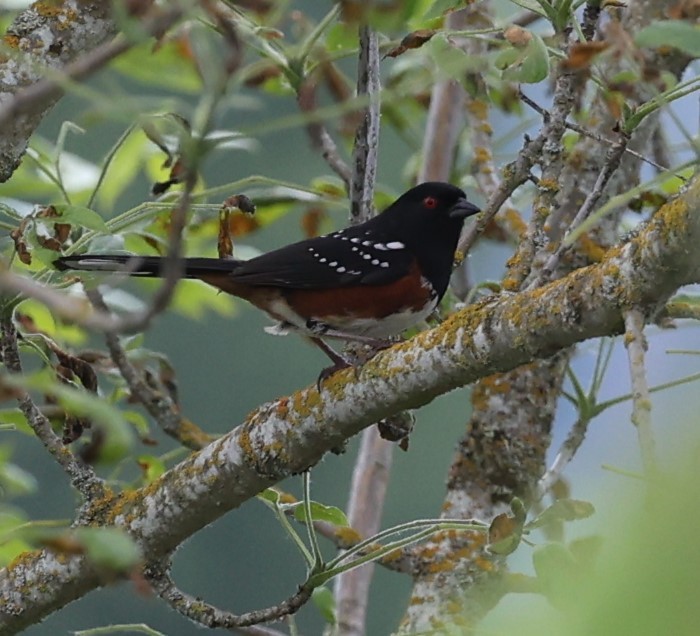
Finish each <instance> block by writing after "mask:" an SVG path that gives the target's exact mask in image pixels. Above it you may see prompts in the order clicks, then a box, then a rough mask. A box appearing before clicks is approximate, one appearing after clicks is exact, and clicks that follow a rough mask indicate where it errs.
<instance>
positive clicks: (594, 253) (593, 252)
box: [577, 234, 606, 263]
mask: <svg viewBox="0 0 700 636" xmlns="http://www.w3.org/2000/svg"><path fill="white" fill-rule="evenodd" d="M577 245H578V248H579V249H580V250H581V252H583V254H585V256H586V257H587V258H588V260H589V261H590V262H591V263H599V262H600V261H602V260H603V258H604V257H605V251H606V250H605V248H604V247H602V246H601V245H599V244H598V243H596V242H595V241H594V240H593V239H592V238H591V237H590V236H589V235H588V234H582V235H581V237H580V238H579V239H578V243H577Z"/></svg>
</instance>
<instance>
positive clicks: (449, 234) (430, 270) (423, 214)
mask: <svg viewBox="0 0 700 636" xmlns="http://www.w3.org/2000/svg"><path fill="white" fill-rule="evenodd" d="M479 212H480V210H479V208H478V207H477V206H475V205H474V204H473V203H470V202H469V201H467V195H466V194H465V193H464V191H463V190H461V189H460V188H458V187H456V186H453V185H451V184H449V183H442V182H438V181H429V182H426V183H421V184H420V185H417V186H415V187H414V188H411V189H410V190H408V191H407V192H405V193H404V194H402V195H401V196H400V197H399V198H398V199H396V201H394V203H392V204H391V205H390V206H389V207H388V208H387V209H386V210H385V211H384V212H383V213H382V214H380V215H379V216H378V217H376V218H375V219H374V220H375V221H376V222H377V224H381V227H382V229H384V230H386V231H387V234H388V235H391V236H392V237H394V238H393V239H392V240H398V241H401V242H402V243H405V244H406V245H407V246H409V247H410V248H411V250H412V251H413V253H414V254H416V257H417V259H418V263H419V265H420V268H421V270H422V271H423V272H424V273H425V274H426V275H427V276H428V277H429V278H430V280H431V282H432V284H433V286H434V287H435V290H436V292H437V293H438V295H439V296H440V297H441V296H442V294H444V293H445V290H446V289H447V284H448V282H449V279H450V274H451V272H452V262H453V259H454V253H455V250H456V249H457V242H458V241H459V235H460V234H461V232H462V227H463V226H464V219H465V218H466V217H468V216H471V215H473V214H478V213H479ZM380 219H382V220H380Z"/></svg>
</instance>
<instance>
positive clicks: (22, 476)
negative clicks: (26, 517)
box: [0, 462, 38, 497]
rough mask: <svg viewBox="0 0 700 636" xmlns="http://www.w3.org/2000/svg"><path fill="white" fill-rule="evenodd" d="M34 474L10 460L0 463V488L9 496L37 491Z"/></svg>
mask: <svg viewBox="0 0 700 636" xmlns="http://www.w3.org/2000/svg"><path fill="white" fill-rule="evenodd" d="M37 487H38V482H37V480H36V478H35V477H34V475H32V474H31V473H28V472H27V471H26V470H24V469H22V468H20V467H19V466H17V465H16V464H12V463H10V462H2V463H0V490H2V494H3V495H5V496H6V497H7V496H10V497H17V496H24V495H30V494H32V493H34V492H36V491H37Z"/></svg>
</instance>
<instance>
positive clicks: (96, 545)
mask: <svg viewBox="0 0 700 636" xmlns="http://www.w3.org/2000/svg"><path fill="white" fill-rule="evenodd" d="M75 534H76V537H77V539H78V541H80V543H82V545H83V546H84V548H85V552H86V554H87V557H88V558H89V559H90V560H91V561H92V562H93V563H94V564H95V565H96V566H98V567H101V568H106V569H108V570H112V571H114V572H117V573H125V572H129V571H130V570H132V569H133V568H134V567H135V566H136V565H138V563H139V562H140V561H141V550H140V548H139V547H138V546H137V545H136V543H135V542H134V540H133V539H132V538H131V537H130V536H129V535H128V534H127V533H126V532H125V531H124V530H122V529H121V528H78V529H77V530H76V531H75Z"/></svg>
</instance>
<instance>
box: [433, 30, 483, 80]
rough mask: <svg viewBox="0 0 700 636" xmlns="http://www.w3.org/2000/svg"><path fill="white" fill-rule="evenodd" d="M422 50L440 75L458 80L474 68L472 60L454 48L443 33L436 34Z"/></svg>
mask: <svg viewBox="0 0 700 636" xmlns="http://www.w3.org/2000/svg"><path fill="white" fill-rule="evenodd" d="M423 49H425V50H426V51H427V52H428V53H429V55H430V57H431V58H432V59H433V62H434V63H435V67H436V68H437V70H438V72H439V74H440V75H443V76H447V77H452V78H455V79H459V78H460V76H461V75H462V74H463V73H464V72H465V71H467V70H468V69H471V68H474V60H472V59H470V57H469V56H468V55H467V54H466V52H465V51H463V50H462V49H461V48H459V47H458V46H454V45H453V44H452V43H451V42H450V41H449V40H448V39H447V37H446V36H445V35H444V34H443V33H436V34H435V35H434V36H433V37H432V38H431V39H430V41H429V42H428V43H427V44H426V45H425V46H423Z"/></svg>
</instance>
